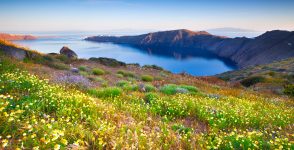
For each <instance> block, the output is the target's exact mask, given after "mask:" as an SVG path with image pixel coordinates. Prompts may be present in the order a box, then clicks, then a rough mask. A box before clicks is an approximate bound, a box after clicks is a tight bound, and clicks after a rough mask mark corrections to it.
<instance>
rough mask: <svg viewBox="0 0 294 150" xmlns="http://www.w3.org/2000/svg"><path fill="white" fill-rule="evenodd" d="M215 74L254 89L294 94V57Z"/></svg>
mask: <svg viewBox="0 0 294 150" xmlns="http://www.w3.org/2000/svg"><path fill="white" fill-rule="evenodd" d="M217 76H218V77H220V78H222V79H224V80H226V81H230V82H235V83H240V84H241V85H243V86H244V87H247V88H249V89H252V90H255V91H259V92H268V93H275V94H279V95H284V94H286V95H289V96H292V97H293V96H294V58H289V59H285V60H282V61H276V62H273V63H270V64H266V65H259V66H254V67H249V68H246V69H242V70H237V71H230V72H226V73H222V74H220V75H217Z"/></svg>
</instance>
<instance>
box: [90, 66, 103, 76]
mask: <svg viewBox="0 0 294 150" xmlns="http://www.w3.org/2000/svg"><path fill="white" fill-rule="evenodd" d="M92 72H93V74H94V75H104V74H105V71H104V70H102V69H99V68H95V69H93V70H92Z"/></svg>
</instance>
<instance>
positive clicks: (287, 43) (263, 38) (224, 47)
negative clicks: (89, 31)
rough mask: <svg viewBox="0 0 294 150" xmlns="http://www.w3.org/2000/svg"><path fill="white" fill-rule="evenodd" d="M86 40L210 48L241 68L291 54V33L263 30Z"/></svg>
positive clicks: (293, 50) (293, 43)
mask: <svg viewBox="0 0 294 150" xmlns="http://www.w3.org/2000/svg"><path fill="white" fill-rule="evenodd" d="M86 40H89V41H96V42H113V43H117V44H130V45H134V46H140V47H169V48H188V49H194V52H195V53H199V51H209V52H212V53H214V54H216V55H218V56H220V57H224V58H228V59H230V60H232V61H234V62H236V64H237V65H238V66H239V67H240V68H243V67H247V66H252V65H258V64H265V63H270V62H273V61H276V60H281V59H285V58H289V57H294V32H289V31H279V30H275V31H269V32H266V33H264V34H262V35H260V36H258V37H256V38H253V39H250V38H245V37H243V38H227V37H222V36H215V35H211V34H209V33H208V32H205V31H200V32H193V31H189V30H184V29H183V30H173V31H163V32H155V33H148V34H143V35H138V36H121V37H114V36H110V37H108V36H94V37H88V38H86ZM182 53H183V54H184V53H185V51H182Z"/></svg>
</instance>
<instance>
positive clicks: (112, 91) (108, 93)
mask: <svg viewBox="0 0 294 150" xmlns="http://www.w3.org/2000/svg"><path fill="white" fill-rule="evenodd" d="M88 93H89V94H91V95H93V96H95V97H99V98H106V97H117V96H119V95H121V94H122V90H121V89H120V88H117V87H107V88H103V89H99V90H96V89H90V90H89V91H88Z"/></svg>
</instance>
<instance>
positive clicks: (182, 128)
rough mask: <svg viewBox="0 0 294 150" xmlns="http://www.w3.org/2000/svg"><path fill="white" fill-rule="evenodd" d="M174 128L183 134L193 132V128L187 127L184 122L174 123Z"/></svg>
mask: <svg viewBox="0 0 294 150" xmlns="http://www.w3.org/2000/svg"><path fill="white" fill-rule="evenodd" d="M172 129H173V130H174V131H177V132H179V133H181V134H187V133H189V132H192V129H191V128H188V127H185V126H184V125H182V124H174V125H173V126H172Z"/></svg>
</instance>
